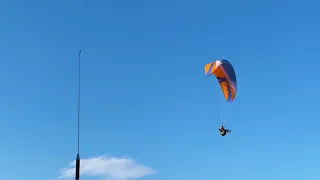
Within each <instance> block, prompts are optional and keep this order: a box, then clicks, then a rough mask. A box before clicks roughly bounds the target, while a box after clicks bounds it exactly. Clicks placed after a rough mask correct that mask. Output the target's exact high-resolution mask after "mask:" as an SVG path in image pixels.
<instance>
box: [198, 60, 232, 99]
mask: <svg viewBox="0 0 320 180" xmlns="http://www.w3.org/2000/svg"><path fill="white" fill-rule="evenodd" d="M204 71H205V74H206V75H207V76H211V75H214V76H215V77H216V78H217V80H218V82H219V83H220V86H221V90H222V93H223V95H224V98H225V100H226V101H228V102H232V101H233V99H234V98H235V96H236V91H237V78H236V73H235V71H234V69H233V67H232V65H231V63H230V62H229V61H227V60H216V61H214V62H210V63H208V64H206V65H205V67H204Z"/></svg>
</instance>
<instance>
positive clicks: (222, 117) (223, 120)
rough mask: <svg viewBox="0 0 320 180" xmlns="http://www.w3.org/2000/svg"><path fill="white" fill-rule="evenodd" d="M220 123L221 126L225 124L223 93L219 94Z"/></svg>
mask: <svg viewBox="0 0 320 180" xmlns="http://www.w3.org/2000/svg"><path fill="white" fill-rule="evenodd" d="M221 121H222V125H225V124H226V121H225V119H224V98H223V93H221Z"/></svg>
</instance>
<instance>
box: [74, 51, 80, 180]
mask: <svg viewBox="0 0 320 180" xmlns="http://www.w3.org/2000/svg"><path fill="white" fill-rule="evenodd" d="M80 57H81V50H80V51H79V62H78V63H79V69H78V71H79V74H78V80H79V82H78V83H79V87H78V122H77V124H78V153H77V159H76V178H75V179H76V180H79V179H80V87H81V86H80V62H81V61H80V60H81V59H80Z"/></svg>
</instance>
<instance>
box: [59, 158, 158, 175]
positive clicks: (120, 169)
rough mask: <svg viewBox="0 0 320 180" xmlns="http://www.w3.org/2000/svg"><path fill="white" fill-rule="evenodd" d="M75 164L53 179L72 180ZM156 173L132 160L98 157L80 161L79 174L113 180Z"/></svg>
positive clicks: (72, 163) (71, 164)
mask: <svg viewBox="0 0 320 180" xmlns="http://www.w3.org/2000/svg"><path fill="white" fill-rule="evenodd" d="M75 166H76V162H75V161H72V162H71V163H70V164H69V167H67V168H63V169H62V170H61V171H60V176H59V177H57V178H55V179H72V178H74V176H75ZM155 173H156V171H155V170H154V169H152V168H150V167H146V166H144V165H142V164H140V163H138V162H136V161H135V160H133V159H129V158H117V157H108V156H99V157H93V158H89V159H81V165H80V174H81V175H84V176H100V177H104V178H106V179H113V180H129V179H136V178H140V177H143V176H147V175H152V174H155Z"/></svg>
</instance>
